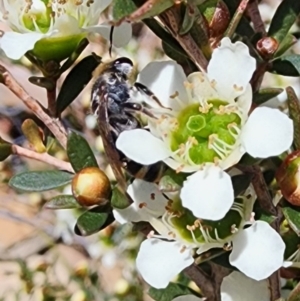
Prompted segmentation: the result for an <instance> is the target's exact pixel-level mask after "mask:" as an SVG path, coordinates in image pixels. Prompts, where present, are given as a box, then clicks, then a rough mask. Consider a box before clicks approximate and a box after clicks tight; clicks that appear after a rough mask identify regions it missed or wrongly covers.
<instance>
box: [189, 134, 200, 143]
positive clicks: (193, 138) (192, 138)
mask: <svg viewBox="0 0 300 301" xmlns="http://www.w3.org/2000/svg"><path fill="white" fill-rule="evenodd" d="M188 142H190V143H191V145H198V144H199V142H198V140H197V139H196V138H195V137H191V136H190V137H189V138H188Z"/></svg>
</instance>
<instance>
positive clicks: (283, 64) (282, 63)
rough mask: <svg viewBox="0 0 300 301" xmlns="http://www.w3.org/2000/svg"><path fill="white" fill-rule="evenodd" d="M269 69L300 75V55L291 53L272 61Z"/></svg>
mask: <svg viewBox="0 0 300 301" xmlns="http://www.w3.org/2000/svg"><path fill="white" fill-rule="evenodd" d="M299 3H300V2H299ZM268 71H270V72H272V73H275V74H280V75H285V76H299V75H300V55H297V54H290V55H285V56H282V57H280V58H278V59H276V60H274V61H273V62H272V65H271V68H270V70H268Z"/></svg>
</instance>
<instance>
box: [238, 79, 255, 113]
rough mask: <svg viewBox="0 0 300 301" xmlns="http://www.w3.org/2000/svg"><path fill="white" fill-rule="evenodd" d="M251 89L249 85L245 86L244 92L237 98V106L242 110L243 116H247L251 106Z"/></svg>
mask: <svg viewBox="0 0 300 301" xmlns="http://www.w3.org/2000/svg"><path fill="white" fill-rule="evenodd" d="M252 96H253V95H252V87H251V85H250V84H248V85H247V86H246V90H245V92H244V93H243V94H242V95H240V96H239V97H238V98H237V101H236V103H237V105H238V106H239V107H240V108H241V109H242V111H243V113H244V115H245V116H247V115H248V113H249V111H250V108H251V105H252Z"/></svg>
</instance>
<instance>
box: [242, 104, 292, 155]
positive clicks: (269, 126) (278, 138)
mask: <svg viewBox="0 0 300 301" xmlns="http://www.w3.org/2000/svg"><path fill="white" fill-rule="evenodd" d="M241 139H242V144H243V146H244V147H245V149H246V152H247V153H249V154H250V155H251V156H252V157H258V158H267V157H271V156H277V155H280V154H281V153H283V152H284V151H286V150H287V149H289V147H290V146H291V144H292V142H293V122H292V120H291V119H290V118H288V117H287V116H286V115H285V114H284V113H282V112H280V111H279V110H277V109H271V108H266V107H260V108H256V109H255V110H254V111H253V112H252V114H251V115H250V117H249V119H248V121H247V123H246V124H245V126H244V127H243V130H242V133H241Z"/></svg>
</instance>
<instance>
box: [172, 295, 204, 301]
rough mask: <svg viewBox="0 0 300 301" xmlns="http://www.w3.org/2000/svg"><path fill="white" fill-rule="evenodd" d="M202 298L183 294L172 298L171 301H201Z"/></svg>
mask: <svg viewBox="0 0 300 301" xmlns="http://www.w3.org/2000/svg"><path fill="white" fill-rule="evenodd" d="M202 300H203V299H202V298H199V297H196V296H194V295H184V296H179V297H176V298H175V299H173V300H172V301H202Z"/></svg>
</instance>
